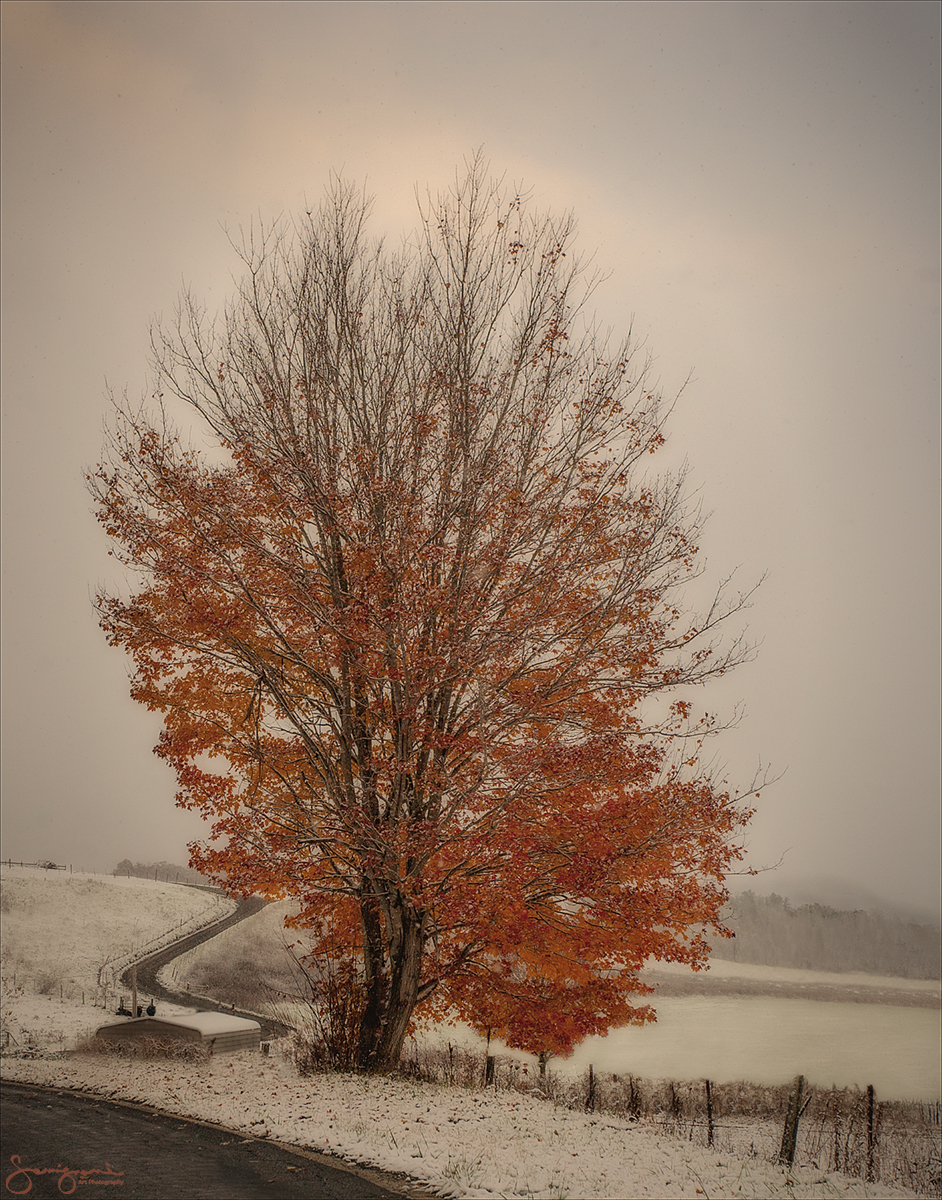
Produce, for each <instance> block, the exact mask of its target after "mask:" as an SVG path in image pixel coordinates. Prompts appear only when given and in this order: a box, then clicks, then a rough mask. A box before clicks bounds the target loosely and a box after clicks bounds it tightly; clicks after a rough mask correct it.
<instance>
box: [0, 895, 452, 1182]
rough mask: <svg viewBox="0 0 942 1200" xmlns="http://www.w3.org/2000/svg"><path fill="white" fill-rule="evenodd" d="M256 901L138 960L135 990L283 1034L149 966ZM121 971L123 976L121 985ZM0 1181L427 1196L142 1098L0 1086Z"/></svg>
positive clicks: (253, 908) (382, 1176)
mask: <svg viewBox="0 0 942 1200" xmlns="http://www.w3.org/2000/svg"><path fill="white" fill-rule="evenodd" d="M268 903H269V902H268V901H267V900H262V899H260V898H259V897H257V896H251V897H248V898H246V899H242V900H239V901H238V902H237V907H236V909H235V911H234V912H232V913H230V914H229V915H228V916H225V917H222V918H221V919H220V920H219V921H217V922H215V923H213V924H212V925H207V926H206V927H205V928H203V929H200V930H198V931H197V932H196V933H192V934H188V935H186V936H185V937H182V938H180V939H179V940H178V941H176V942H174V943H172V945H170V946H166V947H165V948H164V949H163V950H159V951H157V952H156V953H154V954H150V955H148V956H147V957H146V958H144V959H141V960H140V961H138V962H137V963H136V964H134V968H136V970H137V986H138V991H139V992H143V993H144V994H146V995H150V996H153V997H154V999H156V1000H163V1001H165V1002H168V1003H172V1004H181V1005H185V1006H187V1007H190V1008H192V1007H193V1006H194V1004H195V1003H199V1004H200V1005H201V1006H202V1007H203V1009H204V1010H211V1011H215V1012H224V1013H230V1014H232V1015H234V1016H241V1017H249V1018H250V1019H251V1020H253V1021H258V1022H259V1024H260V1025H261V1027H262V1037H264V1038H269V1037H280V1036H283V1035H284V1034H286V1033H287V1032H289V1030H288V1027H287V1026H285V1025H282V1024H281V1023H280V1022H278V1021H273V1020H271V1019H269V1018H265V1017H261V1016H259V1015H258V1014H257V1013H246V1012H241V1011H240V1010H238V1009H235V1008H232V1007H230V1006H229V1005H227V1004H223V1003H220V1002H218V1001H214V1000H211V999H208V998H206V997H203V996H193V995H191V994H190V993H189V992H175V991H172V990H170V989H169V988H166V987H164V986H163V985H162V984H161V983H160V982H158V979H157V973H158V971H160V969H161V968H162V967H164V966H166V964H167V963H169V962H172V961H173V959H174V958H176V957H177V956H178V955H180V954H184V953H185V952H186V951H187V950H192V949H193V948H194V946H199V945H201V944H202V943H203V942H207V941H209V940H210V939H211V938H214V937H217V936H218V935H219V934H220V933H222V932H223V931H224V930H226V929H229V928H231V927H232V926H233V925H236V924H238V923H239V922H240V921H244V920H245V919H246V918H247V917H251V916H254V915H255V913H257V912H260V911H261V910H262V909H263V908H264V907H265V905H266V904H268ZM134 968H132V967H128V968H127V969H126V970H125V972H124V973H123V975H122V978H121V982H122V984H123V986H124V987H126V988H130V986H131V985H130V981H129V976H130V973H131V970H132V969H134ZM0 1117H2V1124H3V1144H4V1148H3V1157H2V1167H3V1169H2V1172H0V1176H2V1179H3V1188H2V1191H0V1196H29V1197H30V1200H46V1197H50V1198H51V1197H54V1196H65V1195H71V1194H72V1193H73V1192H75V1191H76V1190H77V1189H78V1188H79V1187H93V1188H94V1187H98V1188H102V1187H109V1188H112V1189H113V1191H112V1193H111V1195H112V1197H113V1200H117V1198H118V1197H120V1200H295V1198H297V1200H302V1198H303V1200H404V1198H406V1200H417V1198H426V1200H429V1193H428V1192H426V1191H424V1190H423V1189H422V1188H420V1187H419V1186H418V1185H417V1184H415V1183H413V1182H412V1181H411V1180H409V1179H408V1177H406V1176H404V1175H394V1174H392V1173H389V1172H384V1171H379V1170H375V1169H370V1168H361V1167H354V1166H352V1165H350V1164H347V1163H344V1162H341V1161H339V1160H337V1159H331V1158H330V1157H329V1156H327V1155H324V1154H318V1153H317V1152H316V1151H312V1150H306V1149H301V1148H300V1147H297V1146H287V1145H283V1144H282V1143H278V1142H272V1141H270V1140H262V1139H260V1138H253V1137H245V1136H243V1135H242V1134H240V1133H236V1132H234V1131H233V1130H231V1129H224V1128H223V1127H221V1126H218V1125H212V1124H209V1123H208V1122H205V1121H195V1120H190V1119H188V1118H186V1117H179V1116H175V1115H173V1114H171V1113H165V1112H162V1111H161V1110H160V1109H157V1108H153V1107H151V1106H150V1105H145V1104H133V1103H129V1102H126V1101H114V1100H105V1099H103V1098H101V1097H98V1096H89V1095H85V1094H82V1093H80V1092H73V1091H71V1090H69V1089H67V1088H51V1087H41V1086H38V1085H35V1084H25V1083H6V1082H5V1083H3V1085H2V1088H0Z"/></svg>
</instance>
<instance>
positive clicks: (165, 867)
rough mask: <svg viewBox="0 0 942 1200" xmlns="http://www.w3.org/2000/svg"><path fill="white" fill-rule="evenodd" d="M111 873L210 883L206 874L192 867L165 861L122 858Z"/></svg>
mask: <svg viewBox="0 0 942 1200" xmlns="http://www.w3.org/2000/svg"><path fill="white" fill-rule="evenodd" d="M111 874H112V875H126V876H131V877H133V878H135V879H157V880H162V881H163V882H164V883H202V884H208V883H209V880H208V879H207V878H206V876H205V875H201V874H200V873H199V871H194V870H193V868H192V867H181V866H179V865H178V864H177V863H168V862H163V861H161V862H156V863H139V862H131V860H130V859H129V858H122V859H121V861H120V862H119V863H118V865H117V866H116V867H115V869H114V870H113V871H112V872H111Z"/></svg>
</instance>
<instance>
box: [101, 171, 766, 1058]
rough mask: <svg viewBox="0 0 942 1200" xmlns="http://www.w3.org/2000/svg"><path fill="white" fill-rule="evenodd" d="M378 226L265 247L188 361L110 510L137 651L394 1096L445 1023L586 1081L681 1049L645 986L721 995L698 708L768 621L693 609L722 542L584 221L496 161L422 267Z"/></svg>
mask: <svg viewBox="0 0 942 1200" xmlns="http://www.w3.org/2000/svg"><path fill="white" fill-rule="evenodd" d="M368 208H369V205H368V203H367V202H366V201H365V200H364V199H363V198H362V197H361V196H360V195H359V194H358V193H357V192H355V191H354V190H352V189H349V188H346V187H344V186H339V185H338V186H337V187H336V188H335V189H334V190H333V192H332V193H331V194H330V195H329V197H328V199H327V200H326V202H325V204H324V205H323V207H322V208H321V209H320V210H319V211H318V212H315V213H314V214H309V216H308V217H307V218H306V219H305V220H304V221H302V222H301V223H300V224H299V225H298V226H297V227H296V228H293V229H282V230H271V231H268V232H262V233H261V234H256V236H255V238H254V239H252V238H249V239H247V240H246V242H245V243H244V244H243V246H242V250H241V253H242V257H243V261H244V266H245V278H244V283H243V285H242V287H241V291H240V294H239V295H238V297H237V299H236V300H235V302H234V303H233V305H232V306H231V307H230V309H229V310H228V311H227V313H226V314H225V316H224V318H222V319H221V320H220V321H218V322H213V321H209V320H207V319H206V318H205V316H204V315H203V313H202V311H201V310H200V308H199V307H198V306H197V305H196V303H195V302H194V301H193V300H192V299H190V298H189V297H186V298H185V299H184V302H183V304H182V306H181V310H180V315H179V319H178V321H177V323H176V326H175V327H174V328H173V329H172V330H170V331H161V330H159V329H158V331H157V333H156V336H155V339H154V344H155V367H156V378H157V382H158V388H157V396H156V403H155V404H150V405H141V406H140V407H134V406H131V405H129V404H128V403H127V402H126V401H122V402H120V403H119V404H118V405H117V407H116V418H115V421H114V422H113V425H112V429H111V440H110V447H109V454H108V458H107V461H106V462H105V463H104V464H103V465H102V466H101V467H100V468H98V470H97V471H96V472H94V473H93V475H92V476H91V478H90V483H91V487H92V489H93V491H94V493H95V495H96V497H97V501H98V511H99V516H100V520H101V522H102V524H103V525H104V526H105V528H106V529H107V531H108V532H109V534H110V535H111V537H112V538H113V540H114V543H115V546H116V550H115V553H116V554H118V556H119V557H120V558H121V559H122V561H123V562H124V563H125V564H127V565H128V566H129V567H132V568H134V569H136V570H137V571H139V572H140V575H139V586H138V587H137V588H136V589H135V590H134V593H133V594H132V595H130V596H124V597H121V596H118V595H102V596H101V597H100V598H99V607H100V612H101V619H102V623H103V626H104V629H105V631H106V633H107V636H108V638H109V640H110V641H111V643H112V644H114V645H116V646H120V647H123V648H124V649H125V650H126V651H127V652H128V654H129V655H130V656H131V658H132V660H133V663H134V675H133V680H132V695H133V696H134V698H135V699H136V700H138V701H140V702H141V703H142V704H145V705H147V706H148V707H149V708H151V709H155V710H157V711H159V712H161V713H162V714H163V721H164V732H163V734H162V736H161V739H160V743H159V745H158V747H157V753H158V754H159V755H160V756H161V757H162V758H163V759H165V760H166V761H167V763H168V764H170V765H171V766H172V767H173V768H174V770H175V771H176V773H177V776H178V779H179V793H178V803H179V804H180V805H182V806H184V807H188V808H194V809H197V810H198V811H200V812H201V813H203V814H204V815H205V816H206V817H207V819H208V820H210V821H211V822H212V837H211V839H210V842H209V844H208V845H205V846H196V847H193V855H194V862H195V863H196V864H198V865H200V866H201V867H202V868H203V869H208V870H209V871H211V872H212V873H214V874H216V875H217V876H219V877H220V878H222V879H224V880H225V881H226V883H227V886H228V887H229V888H230V889H232V890H233V891H241V892H258V893H262V894H265V895H269V896H272V897H277V896H290V897H292V898H295V899H296V900H297V901H298V902H299V903H300V905H301V916H300V917H299V921H298V924H299V925H300V927H301V928H303V929H304V930H306V932H307V936H308V937H309V938H310V941H311V951H312V956H313V957H312V962H313V963H314V964H315V965H316V963H317V962H321V963H322V964H323V963H325V962H329V963H330V965H331V972H330V977H331V978H332V979H333V980H335V981H336V979H337V978H341V979H343V980H345V984H344V987H345V991H346V994H347V999H348V1000H350V1003H351V1004H352V1006H353V1009H352V1010H353V1012H354V1018H355V1024H356V1039H355V1041H356V1062H357V1065H358V1066H359V1067H361V1068H362V1069H365V1070H385V1069H388V1068H389V1067H391V1066H393V1065H395V1063H396V1062H397V1061H398V1058H399V1053H400V1050H401V1046H402V1043H403V1039H404V1037H405V1035H406V1033H407V1030H408V1028H409V1024H410V1021H411V1020H412V1019H413V1017H414V1015H417V1014H420V1013H428V1014H430V1015H446V1014H449V1013H450V1014H456V1015H458V1016H460V1017H462V1018H464V1019H466V1020H468V1021H470V1022H471V1023H472V1024H473V1025H475V1026H476V1027H477V1028H480V1029H490V1030H491V1031H493V1032H494V1033H495V1034H500V1035H502V1036H503V1037H505V1038H506V1039H507V1040H508V1041H509V1042H510V1043H511V1044H513V1045H516V1046H520V1047H524V1048H527V1049H530V1050H533V1051H539V1050H551V1051H556V1052H565V1051H567V1050H568V1049H570V1048H571V1047H572V1045H573V1044H574V1043H575V1042H577V1041H578V1040H579V1039H580V1038H582V1037H584V1036H586V1035H587V1034H590V1033H594V1032H599V1031H603V1030H605V1029H608V1028H609V1027H611V1026H613V1025H618V1024H623V1023H625V1022H627V1021H633V1020H645V1019H648V1018H649V1017H650V1016H651V1011H650V1009H649V1008H648V1007H646V1006H644V1005H643V1004H642V1005H641V1006H639V1007H636V1006H635V1005H634V1004H633V1001H634V1000H635V999H636V998H637V997H638V996H639V995H640V996H641V998H642V1000H643V995H644V988H643V987H642V986H641V985H640V984H639V982H638V979H637V973H638V971H639V968H640V967H641V965H642V963H643V962H644V960H645V958H647V957H648V956H650V955H655V956H657V957H659V958H663V959H671V960H675V961H684V962H688V963H691V964H695V965H696V964H698V963H700V962H702V960H703V958H704V954H705V944H704V941H703V938H702V936H701V934H700V931H701V929H702V928H703V927H710V926H714V927H715V926H716V925H717V923H718V920H719V910H720V907H721V905H722V903H723V901H724V899H725V897H726V891H725V888H724V886H723V879H724V875H725V873H726V872H727V870H728V869H729V867H730V864H731V863H732V862H734V861H735V860H736V858H737V857H738V856H739V854H740V850H739V848H738V843H737V838H738V836H739V834H740V832H741V829H742V827H743V825H744V823H745V821H746V820H747V819H748V816H749V811H748V809H747V808H745V807H743V806H742V805H740V804H737V803H736V802H735V799H734V798H733V797H731V796H730V794H729V793H728V792H727V791H726V790H724V788H723V787H722V786H720V785H719V784H718V783H717V782H716V781H715V780H714V779H713V778H712V777H711V776H710V774H709V773H708V772H706V771H705V770H704V769H703V768H702V767H701V766H700V765H699V760H698V747H699V742H700V740H702V737H703V736H704V735H705V734H706V733H707V732H709V722H708V721H706V720H704V721H702V722H697V721H696V720H695V719H694V718H693V716H692V710H691V706H690V701H689V699H687V698H684V695H683V694H682V692H683V689H688V688H689V687H691V686H692V685H695V684H699V683H702V682H704V681H705V680H707V679H708V678H709V677H711V676H712V675H715V674H718V673H722V672H724V671H726V670H728V669H729V668H730V667H731V666H733V665H735V663H736V662H737V661H739V660H740V659H741V658H742V656H743V654H744V650H743V647H742V645H741V643H740V642H738V641H737V640H736V639H733V640H732V642H731V643H730V644H729V645H728V646H727V647H726V648H725V649H723V648H722V647H721V646H720V645H719V644H718V643H717V641H716V638H715V634H716V630H717V626H718V625H719V624H720V623H721V622H722V621H723V620H725V619H726V618H727V617H728V616H729V615H730V613H732V612H736V611H738V610H739V609H740V608H741V606H742V598H738V599H736V600H734V601H731V602H729V603H726V602H724V601H723V600H722V598H718V599H717V601H716V602H715V603H714V604H713V605H712V607H710V609H709V611H708V612H707V613H705V614H704V615H702V616H696V615H691V614H689V613H688V614H685V613H684V612H683V611H682V608H681V598H680V588H681V586H682V585H683V584H684V583H685V582H686V581H687V580H688V579H689V578H690V577H691V575H692V574H694V573H695V556H696V550H697V547H696V537H697V533H698V530H697V527H696V520H695V519H694V518H693V517H690V516H689V515H688V514H687V513H686V510H685V506H684V499H683V480H682V479H676V478H660V479H658V478H656V477H655V476H654V475H653V474H652V472H651V471H650V467H649V464H650V462H651V458H650V455H651V454H652V452H654V451H656V450H657V449H658V447H659V446H660V445H661V444H662V442H663V431H662V424H663V412H662V405H661V401H660V398H659V396H658V394H657V393H656V392H655V391H654V390H653V389H652V388H651V386H650V383H649V381H648V379H647V372H646V363H645V361H644V359H643V356H641V355H640V354H639V352H638V351H637V349H636V348H635V347H634V346H633V345H632V344H631V342H630V341H629V342H626V343H625V344H623V345H620V346H618V347H616V348H612V347H610V346H609V345H607V344H605V343H603V342H601V341H600V340H599V339H597V338H596V337H595V336H594V335H593V333H592V331H591V328H589V327H587V325H586V323H585V322H584V321H583V320H582V317H581V304H582V301H583V300H584V296H585V292H586V290H587V289H586V280H585V278H584V276H583V275H582V273H581V272H580V270H579V267H578V264H576V263H574V262H573V261H572V259H571V256H570V254H569V243H570V240H571V228H570V223H569V222H568V221H567V220H563V221H553V220H551V219H549V218H542V217H538V216H532V215H529V213H528V211H527V205H526V204H525V203H524V202H523V201H522V200H521V199H520V197H519V196H516V195H513V194H509V195H504V194H503V193H502V191H501V189H500V187H498V186H496V185H490V184H488V183H487V182H486V181H485V179H484V176H483V174H482V170H481V168H480V165H479V164H474V165H473V166H472V168H471V170H470V172H469V174H468V176H467V177H466V178H465V179H464V180H461V181H459V182H458V183H457V184H456V186H455V187H454V188H453V189H452V190H451V191H450V192H449V193H448V194H447V195H445V196H442V197H439V198H438V199H437V200H431V199H430V200H429V202H428V204H427V205H426V207H425V209H424V210H423V213H422V222H421V227H420V230H419V232H418V234H417V235H416V236H415V237H414V238H413V239H412V240H411V241H410V242H407V243H405V244H404V246H403V248H402V249H401V250H400V251H398V252H395V253H393V252H391V251H389V250H387V249H386V248H385V247H384V246H383V245H382V244H379V243H374V242H372V241H371V240H370V239H369V238H368V236H367V234H366V230H365V221H366V216H367V213H368ZM171 398H175V399H174V401H173V402H174V403H176V402H177V401H179V400H183V401H185V402H186V403H187V404H188V405H190V406H191V408H192V410H193V412H194V416H195V417H197V418H199V419H200V420H201V423H202V425H203V426H205V427H208V428H209V429H210V430H211V431H212V432H213V433H214V434H215V437H216V439H217V442H218V450H217V451H214V452H213V454H212V455H211V456H207V455H206V454H205V452H201V451H200V450H198V449H195V448H193V446H191V445H189V444H187V442H186V441H185V440H184V439H183V438H182V437H181V435H180V434H179V433H177V432H175V431H174V429H173V428H172V426H171V423H170V421H169V417H168V415H167V412H166V404H167V402H168V401H170V400H171ZM678 689H680V691H679V690H678ZM345 1011H346V1012H347V1014H348V1017H349V1012H350V1011H351V1010H350V1004H348V1005H347V1007H346V1009H345Z"/></svg>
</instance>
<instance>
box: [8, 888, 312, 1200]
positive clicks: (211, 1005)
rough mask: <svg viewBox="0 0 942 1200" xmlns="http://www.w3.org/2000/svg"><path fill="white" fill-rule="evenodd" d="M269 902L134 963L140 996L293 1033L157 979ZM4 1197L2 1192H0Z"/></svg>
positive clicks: (251, 904)
mask: <svg viewBox="0 0 942 1200" xmlns="http://www.w3.org/2000/svg"><path fill="white" fill-rule="evenodd" d="M268 903H269V902H268V901H267V900H263V899H262V898H261V897H260V896H246V897H243V898H242V899H240V900H238V901H237V902H236V910H235V912H233V913H230V914H229V915H228V916H226V917H223V918H222V919H221V920H220V921H219V922H217V923H216V924H214V925H207V926H206V928H205V929H198V930H197V931H196V933H190V934H187V936H186V937H182V938H180V939H179V940H178V941H176V942H172V943H171V944H170V945H169V946H165V947H164V948H163V950H158V951H156V953H154V954H150V955H148V956H147V958H142V959H140V961H139V962H137V963H136V964H135V966H136V967H137V990H138V994H139V995H145V996H153V997H154V999H155V1000H166V1001H169V1002H170V1003H171V1004H182V1005H184V1006H186V1007H189V1008H201V1009H204V1010H208V1011H210V1012H223V1013H229V1014H230V1015H231V1016H233V1017H248V1018H249V1020H252V1021H258V1023H259V1025H261V1027H262V1038H263V1039H265V1038H272V1037H284V1036H285V1035H286V1034H287V1033H289V1032H290V1030H289V1029H288V1026H287V1025H283V1024H282V1023H281V1022H280V1021H275V1020H273V1019H272V1018H270V1017H262V1016H259V1015H258V1014H257V1013H248V1012H242V1010H241V1009H237V1008H233V1007H231V1006H230V1005H228V1004H223V1003H222V1002H220V1001H216V1000H210V999H207V998H205V997H203V996H192V995H190V993H189V992H175V991H171V990H170V989H169V988H165V987H164V986H163V984H162V983H159V982H158V980H157V972H158V971H159V970H160V969H161V967H164V966H166V964H167V963H169V962H172V961H173V960H174V959H175V958H177V957H178V956H179V955H181V954H184V953H185V952H186V951H187V950H192V949H193V947H194V946H200V945H202V943H203V942H208V941H209V940H210V939H211V938H214V937H216V936H217V935H218V934H220V933H222V931H223V930H224V929H229V928H231V927H232V926H233V925H237V924H238V923H239V921H244V920H245V919H246V917H252V916H254V915H255V914H256V913H257V912H261V910H262V909H263V908H264V907H265V905H266V904H268ZM130 976H131V968H130V967H128V968H127V970H126V971H125V972H124V974H123V975H122V979H121V982H122V984H123V985H124V987H125V988H126V989H127V991H129V992H130V989H131V984H130ZM0 1196H2V1192H0Z"/></svg>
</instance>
